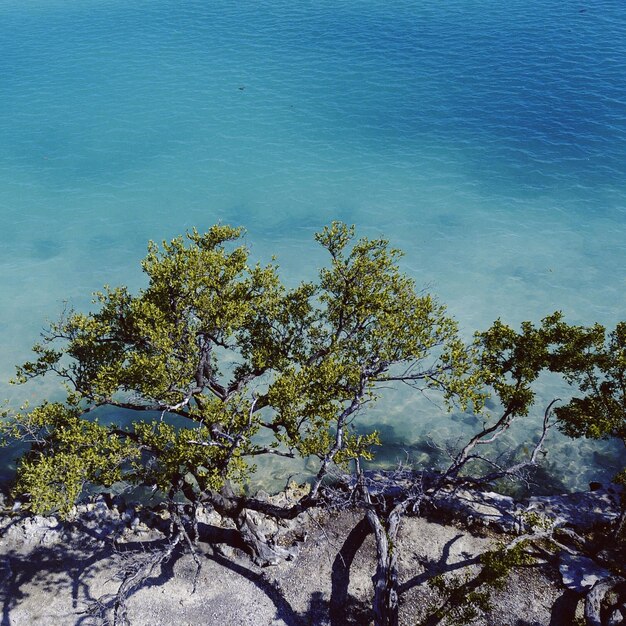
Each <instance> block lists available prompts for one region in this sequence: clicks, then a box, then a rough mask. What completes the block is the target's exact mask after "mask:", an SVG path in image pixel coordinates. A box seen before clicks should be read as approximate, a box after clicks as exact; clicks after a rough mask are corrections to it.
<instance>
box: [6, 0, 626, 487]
mask: <svg viewBox="0 0 626 626" xmlns="http://www.w3.org/2000/svg"><path fill="white" fill-rule="evenodd" d="M624 59H626V8H625V7H624V4H623V1H622V0H592V1H589V2H582V1H581V2H563V0H531V1H529V0H524V1H523V2H522V1H521V0H511V1H510V2H507V3H503V2H495V1H490V0H482V1H481V2H478V1H471V0H436V1H435V0H421V1H418V0H406V1H396V0H387V1H385V2H382V1H375V0H344V1H341V0H333V1H332V2H330V1H327V0H316V1H315V2H304V1H299V2H293V1H291V0H290V1H286V0H285V1H282V0H260V1H258V2H248V3H233V2H222V1H209V0H202V1H196V0H187V1H184V0H178V1H173V0H149V1H148V0H144V1H141V0H134V1H133V2H128V1H124V2H121V1H117V0H64V1H61V0H30V1H29V2H28V3H24V2H18V1H17V0H0V216H1V219H2V222H1V224H2V228H1V229H0V294H1V295H0V307H1V308H0V345H2V351H1V352H0V380H1V381H6V380H8V378H9V377H10V376H11V375H12V374H13V365H14V364H15V363H17V362H20V361H22V360H23V359H24V358H25V355H27V353H28V349H29V347H30V345H31V344H32V342H33V340H34V339H35V338H36V337H37V334H38V332H39V330H40V329H41V327H42V325H43V324H44V322H45V320H46V319H47V318H49V319H50V318H55V317H56V315H57V313H58V312H59V311H60V310H61V308H62V306H63V301H64V300H69V301H70V302H71V303H72V304H73V305H74V306H76V307H79V308H81V307H86V306H88V305H89V300H90V298H89V294H90V293H91V292H92V291H94V290H96V289H98V288H99V287H100V286H101V285H102V284H103V283H105V282H107V283H111V284H116V283H120V282H124V283H128V284H130V285H131V286H133V287H137V286H140V285H141V284H142V283H141V281H142V277H141V275H140V273H139V271H138V264H137V262H138V260H139V259H140V258H141V257H142V256H143V254H144V251H145V244H146V241H147V240H148V239H151V238H152V239H159V240H160V239H162V238H169V237H171V236H174V235H176V234H179V233H181V232H183V231H184V230H185V229H187V228H190V227H192V226H197V227H198V228H200V229H202V228H206V227H208V226H209V225H211V224H213V223H214V222H216V221H217V220H224V221H227V222H231V223H235V224H242V225H245V226H246V227H247V228H248V230H249V235H248V241H249V243H250V245H251V246H252V249H253V253H254V255H255V256H258V258H261V259H267V258H268V257H269V255H270V254H272V253H275V254H276V255H277V256H278V260H279V262H280V263H281V265H282V267H283V269H284V272H285V275H286V276H287V277H288V278H289V280H293V281H295V280H298V279H300V278H306V277H311V276H312V275H313V274H314V272H315V270H316V267H317V266H318V265H319V263H320V262H321V257H320V255H319V253H318V251H317V250H316V249H315V247H314V245H313V243H312V234H313V233H314V232H315V231H316V230H317V229H318V228H319V227H320V226H322V225H323V224H325V223H328V222H329V221H330V220H332V219H343V220H345V221H348V222H353V223H356V224H357V225H358V227H359V230H360V232H362V233H363V234H367V235H370V236H376V235H380V234H384V235H385V236H386V237H388V238H389V239H390V240H391V241H392V242H393V244H394V245H396V246H398V247H400V248H403V249H404V250H405V251H406V257H405V259H404V268H405V269H406V271H407V272H408V273H410V274H411V275H412V276H413V277H414V278H415V279H416V281H417V283H418V284H419V285H420V286H422V285H423V286H427V287H428V288H429V289H431V291H433V292H434V293H436V294H437V295H438V296H439V297H440V298H441V299H442V300H443V301H444V302H446V303H447V304H448V306H449V310H450V312H451V313H453V314H454V315H455V316H456V317H457V319H458V320H459V322H460V324H461V326H462V328H463V329H464V331H465V332H467V333H468V334H469V333H470V332H471V331H472V330H473V329H476V328H484V327H485V326H487V325H488V324H489V323H490V322H491V321H493V320H494V319H495V318H497V317H499V316H501V317H502V318H503V319H505V320H506V321H508V322H509V323H515V324H517V323H518V322H520V321H521V320H524V319H534V320H537V319H539V318H540V317H542V316H543V315H545V314H546V313H548V312H550V311H552V310H554V309H556V308H559V309H562V310H564V311H565V313H566V315H567V316H568V319H569V320H571V321H574V322H580V323H589V322H592V321H596V320H597V321H600V322H602V323H605V324H609V325H612V324H614V323H615V322H616V321H618V320H619V319H623V318H624V304H625V302H626V297H625V295H624V294H625V287H626V284H625V278H626V272H625V269H626V176H625V174H626V63H624ZM552 391H553V389H552V387H551V384H550V382H549V381H548V382H546V383H545V389H544V396H545V398H546V399H547V398H549V397H551V395H550V394H551V392H552ZM0 392H1V394H2V395H1V397H7V398H10V399H11V400H12V401H18V400H22V399H24V397H25V395H27V396H30V397H31V398H32V399H33V400H36V399H38V398H41V397H43V396H44V395H50V394H53V393H54V386H53V384H51V383H46V382H42V383H39V384H36V385H34V386H33V387H32V388H31V389H29V390H26V389H24V388H18V389H16V388H13V387H9V386H8V385H6V384H4V382H3V383H2V385H0ZM431 414H432V411H429V410H428V409H427V407H422V406H420V405H419V404H418V403H416V402H415V401H414V400H411V399H409V398H407V397H405V396H402V397H401V396H397V397H395V398H394V399H393V400H390V401H389V403H387V405H383V408H381V409H380V411H379V413H378V414H377V416H376V417H375V418H373V419H374V420H375V421H376V422H377V423H380V424H382V425H384V426H386V427H387V429H388V434H389V435H390V436H392V437H393V441H394V442H395V443H394V446H392V447H390V448H388V449H387V450H386V454H387V457H388V458H390V459H391V458H392V457H393V456H394V455H396V453H397V452H398V450H400V449H406V448H409V450H410V451H411V454H413V452H415V451H416V450H417V451H419V449H420V448H419V447H420V445H421V443H420V442H421V441H422V440H423V436H424V434H433V433H434V435H433V436H440V437H441V438H446V437H447V436H449V433H450V432H451V431H454V432H457V431H458V428H459V425H461V426H463V425H464V422H463V418H462V417H459V416H457V419H458V420H459V421H457V422H452V428H451V427H450V425H449V424H448V423H447V422H446V423H443V422H441V420H440V419H435V418H434V417H432V416H431ZM417 416H419V419H416V417H417ZM392 428H393V432H392V431H391V430H390V429H392ZM559 446H560V447H557V448H556V452H554V453H552V454H551V458H552V460H553V461H554V463H557V464H558V463H560V464H561V467H564V468H565V470H564V472H565V473H566V474H569V475H570V476H571V475H572V474H575V475H576V476H578V477H580V480H586V479H587V478H588V476H590V475H591V474H592V473H593V472H596V471H601V472H604V473H605V474H606V472H608V471H609V469H607V468H610V466H611V463H613V465H614V464H615V457H616V453H615V452H610V451H609V452H595V457H594V453H593V451H592V450H591V448H589V449H588V450H585V453H584V454H583V455H582V456H581V455H580V453H579V449H578V448H576V449H572V447H571V444H570V443H568V442H563V443H562V444H559ZM568 446H569V447H568ZM415 453H416V454H417V452H415ZM599 455H600V456H599ZM603 455H604V456H603ZM611 455H612V456H611ZM598 468H599V469H598Z"/></svg>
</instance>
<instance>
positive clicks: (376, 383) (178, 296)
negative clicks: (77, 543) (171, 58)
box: [4, 222, 624, 626]
mask: <svg viewBox="0 0 626 626" xmlns="http://www.w3.org/2000/svg"><path fill="white" fill-rule="evenodd" d="M242 237H243V231H242V229H240V228H233V227H230V226H225V225H216V226H213V227H212V228H211V229H209V231H208V232H207V233H204V234H201V233H199V232H197V231H195V230H194V231H192V232H190V233H187V235H186V236H185V237H177V238H176V239H174V240H172V241H171V242H163V243H162V244H161V245H160V246H159V245H157V244H155V243H150V244H149V247H148V254H147V256H146V258H145V259H144V260H143V262H142V268H143V271H144V273H145V274H146V277H147V286H146V287H145V288H144V289H142V290H140V291H139V292H138V293H137V294H136V295H133V294H131V293H130V292H129V291H128V289H127V288H125V287H118V288H110V287H105V288H104V290H103V291H102V292H101V293H97V294H96V296H95V300H94V303H93V304H94V309H93V311H92V312H89V313H80V312H75V311H71V310H68V311H66V312H65V313H64V314H63V315H62V316H61V319H60V320H59V321H58V322H57V323H55V324H52V325H51V326H50V327H49V329H48V330H47V331H46V332H45V333H44V334H43V337H42V340H41V342H40V343H38V344H36V345H35V346H34V352H35V358H34V359H33V360H32V361H29V362H27V363H24V364H23V365H21V366H20V367H19V368H18V372H17V379H16V380H17V382H20V383H25V382H27V381H29V380H30V379H33V378H38V377H41V376H56V377H57V378H58V379H59V380H60V381H61V382H62V383H63V385H64V387H65V390H66V399H65V400H64V401H63V402H44V403H43V404H41V405H40V406H37V407H35V408H33V409H24V410H21V411H18V412H17V413H15V414H14V415H13V419H12V420H11V421H10V422H7V423H6V425H5V426H4V430H5V436H10V437H19V438H21V439H23V440H26V441H29V442H30V443H31V444H32V445H31V449H30V451H29V452H28V453H26V454H25V455H24V456H23V457H22V458H21V460H20V462H19V467H18V474H17V481H16V486H15V494H16V496H18V497H19V498H21V499H22V500H24V501H25V503H26V505H27V507H28V508H29V509H30V510H31V511H33V512H50V511H56V512H58V513H59V514H60V515H67V514H68V513H69V512H70V511H71V508H72V506H73V504H74V503H75V502H76V500H77V499H79V498H80V496H81V494H83V493H84V491H85V488H86V487H87V486H89V485H98V486H103V487H108V486H111V485H112V484H113V483H114V482H117V481H124V482H125V483H127V484H128V485H133V486H141V487H149V488H152V489H153V490H155V491H158V492H159V493H160V494H161V497H162V499H163V501H164V502H165V503H166V504H167V507H168V509H169V514H170V520H171V529H170V535H169V541H168V543H167V544H166V546H165V547H164V548H163V549H162V550H161V551H156V552H154V553H152V554H151V556H150V558H149V559H147V560H146V561H145V562H144V563H143V564H142V565H141V567H139V569H135V570H134V571H133V574H132V576H130V575H129V576H127V577H126V578H125V579H124V580H123V581H122V584H121V586H120V588H119V591H118V594H117V596H116V599H115V604H114V613H115V623H116V624H127V623H128V622H127V617H126V606H125V599H126V597H127V595H128V594H129V593H130V592H131V591H132V589H133V588H134V587H136V586H137V585H139V584H141V583H142V581H143V580H145V578H146V577H147V576H149V574H150V572H151V571H152V569H153V568H154V567H155V566H156V565H158V564H159V563H160V562H161V561H162V560H164V559H166V558H168V557H169V556H170V555H171V553H172V551H173V549H174V547H175V546H176V545H179V544H181V543H182V544H186V545H187V546H188V547H189V548H190V549H191V551H192V552H193V553H194V554H195V552H194V545H195V542H197V541H198V539H199V533H198V526H197V515H198V509H199V507H200V505H204V506H206V505H208V506H211V507H213V508H214V509H215V510H217V511H218V512H219V513H220V514H221V515H222V516H225V517H229V518H231V519H232V520H233V522H234V523H235V526H236V528H237V530H238V532H239V534H240V537H241V540H242V542H243V544H244V545H246V546H247V549H248V551H249V553H250V555H251V556H252V558H253V559H254V560H255V562H257V563H258V564H261V565H266V564H271V563H274V562H276V561H277V560H278V559H280V558H284V557H287V556H289V554H290V551H289V550H288V549H285V548H283V547H281V546H278V545H275V544H274V543H273V541H272V539H271V538H269V537H266V536H265V535H264V533H263V532H262V530H261V529H260V528H259V527H258V526H257V524H256V522H255V516H254V515H251V513H252V512H261V513H263V514H265V515H269V516H273V517H275V518H282V519H293V518H295V517H296V516H297V515H299V514H300V513H301V512H303V511H305V510H306V509H307V508H310V507H313V506H318V505H324V506H342V505H344V504H348V503H349V504H351V505H353V506H354V505H356V506H359V507H361V508H363V509H364V511H365V516H366V519H367V520H368V523H369V524H370V526H371V528H372V531H373V532H374V535H375V538H376V544H377V552H378V566H377V571H376V573H375V575H374V581H375V597H374V601H373V612H374V615H375V621H376V624H377V626H386V625H392V624H396V623H397V620H398V584H397V583H398V581H397V578H398V573H397V564H396V563H397V552H396V548H395V546H396V537H397V532H398V529H399V527H400V524H401V520H402V516H403V515H404V514H405V513H406V512H408V511H417V510H419V507H420V506H427V505H428V503H429V502H434V501H435V500H436V498H437V496H438V494H439V493H441V492H442V490H444V489H447V488H449V487H451V486H452V487H458V486H461V485H473V486H477V485H484V484H490V483H493V482H495V481H498V480H503V479H506V478H515V479H526V478H527V470H528V468H530V467H532V466H534V465H535V464H536V463H537V460H538V458H539V453H540V451H541V449H542V447H543V444H544V441H545V439H546V436H547V433H548V430H549V428H550V426H551V425H552V423H553V422H552V419H551V416H552V407H553V404H554V402H551V403H549V404H548V405H547V406H545V407H541V409H540V410H541V412H542V413H543V427H542V430H541V431H540V433H539V434H538V436H537V438H536V440H535V441H534V444H533V446H532V449H531V450H530V451H529V452H528V454H527V455H526V456H525V457H523V458H520V457H519V456H515V455H513V454H511V455H510V456H509V458H506V459H503V458H502V457H501V456H500V457H498V456H494V455H490V454H488V453H487V452H484V450H487V449H488V448H489V444H491V443H493V442H494V441H496V440H497V439H498V438H500V437H501V436H502V435H503V434H504V433H505V432H506V431H507V429H508V428H509V427H510V425H511V423H513V421H515V420H516V419H518V418H522V417H525V416H526V415H528V414H529V413H530V412H531V411H532V410H534V405H535V393H534V391H533V385H534V383H535V381H536V380H537V378H538V376H539V375H540V374H541V372H542V371H545V370H552V371H558V372H562V373H564V375H565V376H566V377H568V380H570V381H578V380H585V381H588V380H590V378H589V377H590V374H589V373H587V374H585V376H586V378H585V377H583V374H581V372H582V371H583V370H582V368H581V366H580V363H579V361H577V359H579V357H580V352H581V349H583V347H584V346H585V345H587V344H586V343H585V341H586V340H583V339H584V338H585V337H587V334H586V333H588V332H592V331H588V329H579V330H576V329H575V328H574V327H568V326H566V325H565V324H564V322H563V321H562V317H561V316H560V314H554V315H553V316H551V317H549V318H546V319H545V320H543V322H542V324H541V325H540V326H539V327H535V326H534V325H532V324H531V323H529V322H525V323H524V324H523V325H522V329H521V332H516V331H514V330H513V329H511V328H510V327H508V326H506V325H505V324H503V323H502V322H500V321H497V322H495V323H494V325H493V326H492V327H491V328H490V329H488V330H487V331H485V332H484V333H481V334H478V335H477V336H476V338H475V340H474V341H473V342H470V343H469V344H466V343H464V342H463V341H462V340H461V339H460V337H459V333H458V330H457V325H456V323H455V322H454V320H453V319H451V318H450V317H449V316H448V315H447V314H446V310H445V307H443V306H442V305H441V304H439V303H438V302H437V301H436V300H435V299H434V298H433V297H432V296H430V295H428V294H426V293H420V292H418V291H417V289H416V287H415V284H414V282H413V281H412V280H410V279H409V278H408V277H406V276H405V275H404V274H402V273H401V271H400V269H399V267H398V261H399V258H400V256H401V254H400V252H399V251H398V250H395V249H393V248H390V247H389V244H388V242H387V241H386V240H384V239H373V240H370V239H367V238H361V239H356V237H355V233H354V228H352V227H348V226H346V225H345V224H342V223H339V222H334V223H332V224H331V225H330V226H328V227H326V228H324V229H323V230H322V231H321V232H319V233H317V234H316V236H315V239H316V241H317V242H318V243H319V244H320V245H321V246H322V247H323V248H324V249H325V250H326V251H327V253H328V259H329V260H328V264H327V266H326V267H324V268H322V269H321V270H320V272H319V276H318V279H317V280H316V281H315V282H303V283H301V284H299V285H298V286H296V287H294V288H287V287H285V286H284V285H283V283H282V282H281V280H280V276H279V273H278V268H277V266H276V265H274V264H269V265H265V266H263V265H260V264H255V265H253V264H251V263H250V261H249V250H248V248H247V247H246V246H245V244H244V243H242ZM616 332H617V331H616ZM620 332H621V335H619V337H617V338H616V339H615V341H618V340H619V341H621V342H622V346H623V336H624V332H623V329H622V330H621V331H620ZM577 333H578V334H577ZM592 334H593V333H592ZM581 337H583V338H582V339H581ZM620 337H621V339H620ZM593 345H594V346H595V347H596V348H597V349H596V352H597V353H598V355H600V353H602V354H603V355H604V356H603V357H602V359H601V358H600V356H598V359H597V361H594V363H595V365H594V367H596V368H597V371H599V372H603V374H602V375H603V376H605V375H606V376H609V378H607V379H604V378H603V381H604V382H606V381H609V382H610V381H615V384H613V383H611V384H612V385H613V386H611V387H610V394H612V396H611V397H613V396H614V395H615V391H616V390H618V391H619V389H620V387H619V384H618V381H619V375H621V376H622V378H621V380H622V381H623V371H624V370H623V354H622V357H620V358H621V359H622V360H621V361H620V360H619V358H618V359H617V361H615V362H614V361H613V360H611V358H612V357H609V356H608V355H607V350H600V348H599V347H598V346H599V344H598V343H597V341H596V342H595V343H593ZM589 350H590V349H589V348H587V352H586V353H588V352H589ZM583 351H584V350H583ZM585 363H587V361H585ZM620 364H621V365H620ZM619 367H621V368H622V369H621V370H620V369H619ZM594 371H596V370H594ZM607 372H608V374H607ZM613 372H616V374H613ZM619 372H621V374H619ZM598 376H599V374H598ZM611 376H612V378H611ZM581 377H582V378H581ZM597 381H598V382H597V384H595V385H591V386H590V387H585V388H584V389H585V390H595V389H596V388H598V389H605V391H606V390H608V389H609V388H608V387H606V385H605V386H604V387H602V384H603V383H601V382H599V381H600V378H598V379H597ZM392 383H404V384H407V385H410V386H411V387H413V388H415V389H418V390H420V391H422V392H429V393H436V394H439V396H440V397H441V398H443V400H444V402H445V403H446V404H447V405H448V406H449V407H451V406H453V405H456V406H460V407H461V408H463V409H464V410H465V409H471V410H472V411H473V412H474V413H475V414H476V415H477V416H478V417H479V419H480V420H482V424H483V425H482V428H481V430H480V431H479V432H478V433H477V434H476V435H474V436H473V437H472V438H471V439H470V440H469V441H468V442H467V443H466V444H465V445H463V446H461V447H460V448H459V449H457V450H454V451H451V452H450V454H451V457H450V463H449V465H448V467H447V468H445V469H444V470H443V471H441V472H439V473H435V474H433V473H429V472H422V473H421V474H419V478H418V476H417V475H412V479H411V481H409V483H408V485H407V486H406V488H402V489H398V488H397V485H393V484H392V481H393V477H392V478H390V483H389V485H387V486H383V488H382V489H378V490H377V491H373V490H372V489H370V484H369V482H368V480H369V479H368V476H367V474H366V473H365V472H364V470H363V463H364V462H365V461H367V460H369V459H371V458H372V454H373V452H372V448H373V447H375V446H376V445H377V444H378V443H379V439H378V434H377V433H376V432H375V431H367V430H364V429H363V428H361V427H359V424H358V416H359V414H360V413H361V412H362V411H363V410H365V409H366V408H367V407H368V406H369V405H371V404H372V403H373V402H374V401H375V400H376V399H377V398H378V397H379V396H380V394H381V393H382V391H383V390H384V388H385V387H387V386H389V385H390V384H392ZM598 385H599V386H598ZM621 390H622V391H621V393H622V394H623V384H622V387H621ZM610 394H609V395H610ZM489 395H493V396H495V398H496V399H497V400H498V402H499V405H498V408H497V409H493V410H488V409H487V408H486V405H485V401H486V399H487V397H488V396H489ZM605 395H607V394H606V393H605ZM622 398H623V396H622ZM102 406H106V407H109V409H110V410H111V411H116V410H119V411H120V414H121V412H122V411H126V412H127V411H128V410H130V411H131V412H132V415H133V421H132V423H131V424H130V426H122V425H121V421H120V423H112V424H110V423H107V424H103V423H100V422H99V421H98V420H97V419H94V418H93V416H94V411H95V410H96V409H98V407H102ZM570 413H571V412H570ZM609 413H610V414H611V415H613V413H612V409H610V410H609V408H607V416H608V415H609ZM96 414H97V413H96ZM566 415H568V414H567V413H566V412H562V413H560V414H559V419H560V420H561V423H562V424H566V423H568V422H567V419H566ZM611 419H612V418H611ZM120 420H121V417H120ZM607 420H609V422H610V418H608V417H607ZM609 422H607V423H609ZM573 423H578V422H576V420H574V422H573ZM610 423H611V424H612V423H613V422H610ZM615 432H617V431H615ZM262 433H265V436H264V437H261V436H260V435H261V434H262ZM611 433H613V431H611ZM271 455H274V456H283V457H291V458H294V457H302V458H304V457H308V458H311V459H315V460H316V461H317V466H316V467H317V469H316V471H315V472H314V474H313V476H312V477H311V481H310V482H311V484H310V490H309V491H308V493H306V494H305V495H303V496H302V497H301V498H300V499H299V500H298V501H297V502H296V503H295V504H293V505H291V506H285V507H279V506H276V505H273V504H271V503H269V502H267V501H264V500H258V499H256V498H254V497H252V496H250V495H248V494H246V493H245V492H243V491H242V489H241V486H242V485H243V484H244V483H245V482H246V481H247V480H248V478H249V477H250V475H251V474H252V473H253V472H254V469H255V466H254V462H255V459H258V458H259V457H260V456H271ZM337 467H339V468H341V469H342V470H343V471H351V472H352V474H353V481H352V485H353V487H354V488H353V489H352V490H349V492H346V491H345V490H344V491H342V490H341V489H333V488H332V486H330V485H328V479H329V476H330V474H331V471H332V470H333V468H337ZM390 486H391V487H394V488H392V489H389V488H387V487H390ZM198 563H199V562H198Z"/></svg>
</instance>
